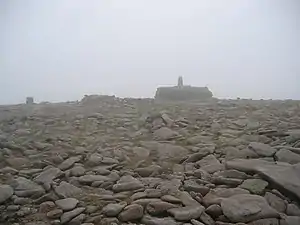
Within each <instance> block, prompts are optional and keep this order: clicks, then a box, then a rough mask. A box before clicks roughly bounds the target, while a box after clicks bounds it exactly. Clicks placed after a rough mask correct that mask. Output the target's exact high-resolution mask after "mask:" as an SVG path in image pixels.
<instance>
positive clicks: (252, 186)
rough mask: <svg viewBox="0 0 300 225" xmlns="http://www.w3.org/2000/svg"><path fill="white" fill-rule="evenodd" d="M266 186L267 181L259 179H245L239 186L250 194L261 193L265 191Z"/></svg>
mask: <svg viewBox="0 0 300 225" xmlns="http://www.w3.org/2000/svg"><path fill="white" fill-rule="evenodd" d="M267 186H268V182H266V181H264V180H261V179H248V180H245V181H244V182H243V183H242V184H241V185H240V188H244V189H246V190H248V191H250V193H252V194H257V195H262V194H263V193H264V191H265V188H266V187H267Z"/></svg>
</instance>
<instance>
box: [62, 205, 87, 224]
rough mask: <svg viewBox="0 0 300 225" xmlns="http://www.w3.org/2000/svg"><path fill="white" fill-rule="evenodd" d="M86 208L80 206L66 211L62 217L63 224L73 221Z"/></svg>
mask: <svg viewBox="0 0 300 225" xmlns="http://www.w3.org/2000/svg"><path fill="white" fill-rule="evenodd" d="M84 210H85V208H84V207H80V208H76V209H73V210H72V211H69V212H65V213H64V214H63V215H62V216H61V217H60V221H61V224H66V223H68V222H69V221H71V220H72V219H73V218H75V217H76V216H78V215H79V214H81V213H83V212H84Z"/></svg>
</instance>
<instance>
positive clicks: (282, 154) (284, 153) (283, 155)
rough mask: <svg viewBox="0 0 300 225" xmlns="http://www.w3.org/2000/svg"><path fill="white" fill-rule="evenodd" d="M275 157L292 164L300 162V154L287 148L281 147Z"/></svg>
mask: <svg viewBox="0 0 300 225" xmlns="http://www.w3.org/2000/svg"><path fill="white" fill-rule="evenodd" d="M275 158H276V159H277V160H278V161H279V162H287V163H290V164H297V163H300V155H299V154H296V153H294V152H292V151H290V150H287V149H281V150H279V151H278V152H277V153H276V154H275Z"/></svg>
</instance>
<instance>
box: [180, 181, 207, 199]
mask: <svg viewBox="0 0 300 225" xmlns="http://www.w3.org/2000/svg"><path fill="white" fill-rule="evenodd" d="M183 188H184V189H185V190H186V191H188V192H190V191H194V192H198V193H201V194H202V195H203V196H204V195H206V194H207V193H208V192H209V188H208V187H206V186H203V185H199V184H197V183H196V182H195V181H193V180H186V181H184V185H183Z"/></svg>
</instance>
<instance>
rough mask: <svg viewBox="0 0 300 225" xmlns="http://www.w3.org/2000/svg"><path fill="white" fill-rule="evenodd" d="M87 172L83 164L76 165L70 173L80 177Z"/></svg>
mask: <svg viewBox="0 0 300 225" xmlns="http://www.w3.org/2000/svg"><path fill="white" fill-rule="evenodd" d="M84 174H85V169H84V167H82V166H75V167H73V168H72V169H71V171H70V175H71V176H75V177H80V176H83V175H84Z"/></svg>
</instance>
